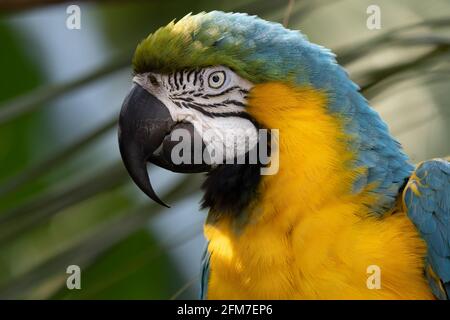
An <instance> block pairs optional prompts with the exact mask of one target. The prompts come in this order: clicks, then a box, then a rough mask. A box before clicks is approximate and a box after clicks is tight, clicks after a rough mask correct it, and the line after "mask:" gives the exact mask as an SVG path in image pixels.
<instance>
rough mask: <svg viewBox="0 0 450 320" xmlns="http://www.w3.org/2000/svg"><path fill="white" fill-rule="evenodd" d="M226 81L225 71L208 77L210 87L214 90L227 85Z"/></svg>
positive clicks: (216, 72)
mask: <svg viewBox="0 0 450 320" xmlns="http://www.w3.org/2000/svg"><path fill="white" fill-rule="evenodd" d="M225 79H226V75H225V72H224V71H215V72H212V73H211V74H210V75H209V77H208V85H209V86H210V87H211V88H213V89H219V88H220V87H221V86H223V84H224V83H225Z"/></svg>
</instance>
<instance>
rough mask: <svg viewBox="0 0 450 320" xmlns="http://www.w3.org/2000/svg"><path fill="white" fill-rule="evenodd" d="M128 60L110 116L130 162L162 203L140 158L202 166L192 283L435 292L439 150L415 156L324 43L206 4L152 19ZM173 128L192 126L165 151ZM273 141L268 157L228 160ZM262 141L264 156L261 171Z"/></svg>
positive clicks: (404, 294)
mask: <svg viewBox="0 0 450 320" xmlns="http://www.w3.org/2000/svg"><path fill="white" fill-rule="evenodd" d="M133 69H134V77H133V86H132V89H131V91H130V93H129V94H128V96H127V97H126V98H125V100H124V103H123V106H122V109H121V112H120V116H119V147H120V152H121V156H122V159H123V162H124V165H125V167H126V168H127V170H128V172H129V174H130V176H131V178H132V179H133V180H134V182H135V183H136V184H137V186H139V187H140V189H141V190H142V191H143V192H145V193H146V194H147V195H148V196H149V197H150V198H152V199H154V200H155V201H157V202H158V203H160V204H162V205H165V204H164V202H163V201H162V200H160V199H159V198H158V197H157V195H156V193H155V192H154V190H153V188H152V186H151V183H150V180H149V176H148V173H147V169H146V164H147V162H151V163H154V164H156V165H158V166H161V167H163V168H166V169H169V170H172V171H175V172H181V173H193V172H207V175H206V178H205V181H204V184H203V186H202V188H203V190H204V197H203V200H202V206H203V207H204V208H208V209H209V212H208V216H207V219H206V222H205V225H204V234H205V237H206V239H207V248H206V251H205V254H204V259H203V265H202V270H201V277H200V278H201V298H207V299H448V298H449V295H450V164H449V162H448V161H446V160H444V159H433V160H429V161H425V162H422V163H420V164H419V165H418V166H416V167H413V166H412V164H411V163H410V161H409V159H408V157H407V156H406V155H405V153H404V152H403V151H402V148H401V146H400V144H399V143H398V142H397V141H396V140H395V139H394V138H393V137H392V136H391V134H390V133H389V130H388V127H387V125H386V124H385V122H383V120H382V119H381V118H380V116H379V114H378V113H377V112H376V111H375V110H374V109H372V108H371V107H370V106H369V104H368V102H367V101H366V99H365V98H364V97H363V96H362V95H361V93H359V88H358V86H357V85H356V84H354V83H353V82H352V81H351V80H350V79H349V77H348V75H347V73H346V72H345V71H344V69H343V68H342V67H340V66H339V65H338V64H337V63H336V60H335V56H334V55H333V54H332V53H331V51H329V50H327V49H325V48H323V47H321V46H319V45H316V44H313V43H311V42H309V41H308V40H307V39H306V37H305V36H304V35H302V34H301V33H300V32H299V31H295V30H289V29H286V28H284V27H283V26H282V25H281V24H278V23H273V22H268V21H265V20H263V19H260V18H258V17H256V16H249V15H247V14H241V13H224V12H220V11H213V12H209V13H200V14H196V15H191V14H189V15H187V16H185V17H184V18H182V19H181V20H179V21H178V22H176V23H175V22H173V21H172V22H170V23H169V24H168V25H167V26H164V27H161V28H160V29H158V30H157V31H156V32H154V33H153V34H150V35H149V36H148V37H147V38H146V39H144V40H143V41H142V42H141V43H140V44H139V45H138V46H137V48H136V51H135V53H134V57H133ZM177 129H183V130H185V132H187V133H189V135H188V137H187V138H186V139H187V141H190V142H191V143H192V145H194V146H195V139H197V141H200V144H198V143H197V147H192V148H191V149H190V150H191V151H192V153H189V150H188V149H186V150H187V151H186V154H185V155H187V157H188V158H183V159H184V160H186V159H187V160H189V161H187V160H186V161H179V159H178V160H177V159H175V158H174V154H177V153H176V152H175V153H174V150H175V149H176V148H178V147H179V145H178V143H180V139H178V140H177V137H175V136H174V132H175V131H177ZM262 129H267V130H274V129H276V130H278V131H277V132H278V134H277V139H275V140H272V138H273V137H274V136H275V134H274V135H273V136H271V137H269V138H267V139H263V138H261V137H260V135H258V132H259V131H260V130H262ZM205 130H209V131H212V132H213V133H215V134H216V135H215V136H214V134H213V135H212V136H211V135H205V134H203V132H205ZM225 133H226V134H227V135H231V136H232V137H231V138H233V139H234V140H233V139H231V140H232V142H229V141H230V140H228V139H225V138H223V137H224V136H225V135H226V134H225ZM198 139H199V140H198ZM233 141H234V142H233ZM272 141H274V142H273V143H274V144H276V148H274V151H271V153H270V161H269V162H266V163H263V162H262V161H259V160H258V161H256V162H250V161H243V162H236V161H228V160H233V159H236V157H238V156H241V157H244V158H245V156H246V155H248V154H249V150H250V149H251V150H254V149H255V148H262V147H264V146H269V145H270V146H271V147H272V145H271V143H272ZM198 146H200V147H198ZM219 146H220V147H222V149H223V150H225V152H223V153H220V152H219V151H217V153H216V151H215V150H219V149H218V147H219ZM205 150H206V152H205ZM230 150H231V151H233V150H234V151H235V153H234V154H233V152H229V151H230ZM270 150H272V149H270ZM198 152H203V155H204V157H201V159H200V160H199V159H197V160H199V161H195V160H196V159H195V153H198ZM275 156H276V157H277V158H278V159H279V161H278V162H279V164H278V169H277V170H276V172H275V173H273V174H267V175H265V174H262V171H261V169H263V168H266V167H268V166H270V165H272V162H273V161H274V159H275ZM233 157H234V158H233ZM230 158H232V159H230ZM374 268H375V269H374ZM371 270H378V274H377V275H378V277H379V278H378V280H379V285H375V286H373V285H370V284H371V283H370V281H369V278H370V277H371V275H372V273H371V272H372V271H371ZM373 274H375V273H373Z"/></svg>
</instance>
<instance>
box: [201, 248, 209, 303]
mask: <svg viewBox="0 0 450 320" xmlns="http://www.w3.org/2000/svg"><path fill="white" fill-rule="evenodd" d="M208 244H209V243H207V244H206V246H205V249H204V251H203V256H202V270H201V274H200V299H202V300H206V295H207V294H208V281H209V262H210V260H211V253H210V252H209V251H208Z"/></svg>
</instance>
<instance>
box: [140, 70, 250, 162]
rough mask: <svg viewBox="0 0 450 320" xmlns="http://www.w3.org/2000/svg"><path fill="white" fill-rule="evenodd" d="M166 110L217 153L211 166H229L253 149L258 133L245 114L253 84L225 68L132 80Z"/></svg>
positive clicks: (185, 71)
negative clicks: (190, 125)
mask: <svg viewBox="0 0 450 320" xmlns="http://www.w3.org/2000/svg"><path fill="white" fill-rule="evenodd" d="M133 82H135V83H137V84H138V85H140V86H141V87H143V88H144V89H146V90H147V91H148V92H149V93H151V94H152V95H154V96H155V97H156V98H158V99H159V100H160V101H161V102H162V103H163V104H164V105H165V106H166V107H167V109H168V110H169V112H170V115H171V117H172V120H174V121H175V122H189V123H191V124H192V125H193V126H194V128H195V130H196V131H197V132H198V133H199V134H200V136H201V137H202V139H203V142H204V144H205V145H206V147H207V149H208V150H217V151H218V153H217V152H216V157H213V159H212V165H218V164H221V163H225V162H226V163H232V161H233V159H234V158H236V157H242V156H244V154H245V153H246V152H248V151H249V150H251V149H253V148H254V147H255V146H256V144H257V142H258V131H257V128H256V127H255V125H254V124H253V123H252V121H250V120H249V119H248V116H247V113H246V111H245V105H246V102H247V101H246V96H247V94H248V92H249V91H250V89H251V88H252V87H253V84H252V83H251V82H249V81H247V80H245V79H243V78H241V77H240V76H238V75H237V74H236V73H234V72H233V71H232V70H230V69H229V68H227V67H223V66H216V67H208V68H202V69H194V70H183V71H178V72H174V73H170V74H158V73H152V72H148V73H142V74H138V75H136V76H135V77H134V78H133Z"/></svg>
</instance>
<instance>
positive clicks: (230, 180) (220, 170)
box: [202, 164, 262, 218]
mask: <svg viewBox="0 0 450 320" xmlns="http://www.w3.org/2000/svg"><path fill="white" fill-rule="evenodd" d="M261 168H262V165H261V164H223V165H220V166H218V167H217V168H215V169H213V170H212V171H211V172H209V173H208V174H207V178H206V180H205V182H204V183H203V185H202V189H203V190H204V191H205V194H204V196H203V200H202V208H210V209H211V211H212V212H214V213H216V214H217V215H231V216H233V217H236V218H237V217H238V216H239V215H240V214H241V213H243V212H244V210H245V208H246V207H247V206H248V205H249V204H250V202H251V201H252V200H253V199H254V198H255V197H256V196H257V189H258V186H259V182H260V181H261Z"/></svg>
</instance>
